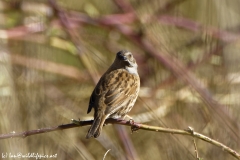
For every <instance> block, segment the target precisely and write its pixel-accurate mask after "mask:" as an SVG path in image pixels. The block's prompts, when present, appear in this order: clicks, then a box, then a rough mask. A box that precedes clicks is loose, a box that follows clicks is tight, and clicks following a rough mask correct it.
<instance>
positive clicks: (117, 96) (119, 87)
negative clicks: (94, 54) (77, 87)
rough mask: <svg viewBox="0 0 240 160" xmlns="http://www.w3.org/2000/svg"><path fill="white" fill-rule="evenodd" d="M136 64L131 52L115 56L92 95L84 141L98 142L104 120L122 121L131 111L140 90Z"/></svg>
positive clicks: (125, 51) (119, 53) (124, 51)
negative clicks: (91, 118) (89, 124)
mask: <svg viewBox="0 0 240 160" xmlns="http://www.w3.org/2000/svg"><path fill="white" fill-rule="evenodd" d="M137 67H138V65H137V63H136V60H135V59H134V58H133V55H132V53H131V52H129V51H127V50H123V51H120V52H118V53H117V55H116V58H115V61H114V62H113V64H112V65H111V66H110V68H109V69H108V70H107V71H106V72H105V73H104V74H103V76H102V77H101V79H100V80H99V82H98V83H97V86H96V87H95V89H94V90H93V92H92V95H91V97H90V102H89V106H88V111H87V113H89V112H91V110H92V108H94V111H95V112H94V121H93V124H92V126H91V127H90V129H89V130H88V133H87V135H86V138H91V137H94V138H97V137H98V136H99V135H100V133H101V130H102V127H103V125H104V122H105V120H106V119H107V118H115V119H118V118H121V117H124V116H125V115H126V114H127V113H128V112H129V111H130V110H131V109H132V107H133V105H134V104H135V102H136V99H137V97H138V92H139V89H140V78H139V76H138V72H137Z"/></svg>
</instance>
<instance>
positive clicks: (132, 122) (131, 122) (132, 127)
mask: <svg viewBox="0 0 240 160" xmlns="http://www.w3.org/2000/svg"><path fill="white" fill-rule="evenodd" d="M128 122H129V124H130V125H131V131H132V133H133V132H135V131H137V130H139V128H140V127H139V126H138V125H137V124H135V122H134V120H133V119H130V120H129V121H128Z"/></svg>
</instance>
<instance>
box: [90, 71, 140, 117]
mask: <svg viewBox="0 0 240 160" xmlns="http://www.w3.org/2000/svg"><path fill="white" fill-rule="evenodd" d="M138 80H139V79H138V77H137V76H135V75H133V74H130V73H128V72H127V71H126V70H125V69H118V70H114V71H112V72H110V73H108V74H106V75H105V76H104V75H103V76H102V78H101V79H100V80H99V82H98V84H97V86H96V87H95V89H94V91H93V93H92V95H91V97H90V102H89V107H88V111H87V113H89V112H91V110H92V108H93V107H94V105H99V103H101V102H99V101H103V103H104V106H106V108H105V114H112V113H114V112H115V111H116V110H118V109H119V108H121V107H122V106H125V105H127V103H129V101H130V100H131V99H132V98H133V97H135V96H136V95H137V94H136V91H138V90H139V88H138V85H137V82H138Z"/></svg>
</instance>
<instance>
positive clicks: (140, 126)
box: [0, 118, 240, 160]
mask: <svg viewBox="0 0 240 160" xmlns="http://www.w3.org/2000/svg"><path fill="white" fill-rule="evenodd" d="M72 122H73V123H69V124H62V125H59V126H55V127H49V128H42V129H36V130H30V131H25V132H19V133H15V132H12V133H9V134H1V135H0V139H8V138H18V137H20V138H25V137H28V136H32V135H36V134H41V133H47V132H53V131H58V130H64V129H70V128H75V127H82V126H87V125H91V124H92V123H93V120H86V121H76V120H72ZM105 124H120V125H125V126H131V129H132V131H136V130H138V129H142V130H148V131H154V132H164V133H171V134H181V135H188V136H192V137H195V138H198V139H201V140H203V141H206V142H208V143H210V144H213V145H215V146H217V147H220V148H222V149H223V150H224V151H226V152H228V153H229V154H231V155H232V156H234V157H235V158H236V159H239V160H240V154H239V153H237V152H236V151H235V150H233V149H231V148H229V147H227V146H225V145H224V144H222V143H220V142H218V141H216V140H214V139H211V138H209V137H207V136H204V135H202V134H200V133H197V132H195V131H194V130H193V129H191V127H189V128H188V129H186V130H180V129H171V128H163V127H157V126H150V125H146V124H141V123H137V122H133V121H125V120H118V119H111V118H110V119H107V120H106V121H105Z"/></svg>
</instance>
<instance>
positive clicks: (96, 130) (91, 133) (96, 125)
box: [86, 116, 106, 139]
mask: <svg viewBox="0 0 240 160" xmlns="http://www.w3.org/2000/svg"><path fill="white" fill-rule="evenodd" d="M105 120H106V118H105V116H97V117H95V118H94V121H93V124H92V125H91V127H90V129H89V130H88V133H87V135H86V138H87V139H88V138H91V137H94V138H97V137H98V136H99V135H100V133H101V131H102V127H103V124H104V122H105Z"/></svg>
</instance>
